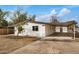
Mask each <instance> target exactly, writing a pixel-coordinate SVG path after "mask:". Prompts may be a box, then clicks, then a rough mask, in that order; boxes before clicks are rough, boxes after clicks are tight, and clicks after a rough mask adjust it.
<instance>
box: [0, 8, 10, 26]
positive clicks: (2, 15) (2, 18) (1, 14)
mask: <svg viewBox="0 0 79 59" xmlns="http://www.w3.org/2000/svg"><path fill="white" fill-rule="evenodd" d="M8 14H9V13H8V11H3V10H2V9H0V26H8V22H7V21H6V18H7V16H8Z"/></svg>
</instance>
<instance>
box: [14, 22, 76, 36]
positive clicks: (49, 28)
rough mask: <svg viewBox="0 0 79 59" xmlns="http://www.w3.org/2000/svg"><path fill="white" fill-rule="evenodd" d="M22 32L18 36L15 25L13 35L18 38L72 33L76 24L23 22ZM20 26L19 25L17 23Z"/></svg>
mask: <svg viewBox="0 0 79 59" xmlns="http://www.w3.org/2000/svg"><path fill="white" fill-rule="evenodd" d="M22 23H23V24H22V28H23V31H21V33H19V34H18V29H17V25H16V26H15V35H17V34H18V35H19V36H36V37H45V36H48V35H51V34H53V33H55V32H56V33H74V34H75V31H76V24H77V23H76V22H75V21H68V22H51V23H46V22H39V21H24V22H22ZM19 24H21V23H19Z"/></svg>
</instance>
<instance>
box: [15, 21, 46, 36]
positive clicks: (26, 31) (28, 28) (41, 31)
mask: <svg viewBox="0 0 79 59" xmlns="http://www.w3.org/2000/svg"><path fill="white" fill-rule="evenodd" d="M32 26H38V31H32ZM22 28H23V31H22V32H21V33H19V35H20V36H26V35H28V36H36V37H44V36H45V26H44V24H37V23H30V22H28V23H27V24H24V25H23V26H22ZM17 33H18V30H17V27H15V35H17Z"/></svg>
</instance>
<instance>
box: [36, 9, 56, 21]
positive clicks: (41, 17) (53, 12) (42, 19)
mask: <svg viewBox="0 0 79 59" xmlns="http://www.w3.org/2000/svg"><path fill="white" fill-rule="evenodd" d="M56 14H57V12H56V10H55V9H53V10H51V11H50V13H49V14H44V15H39V16H37V17H36V19H37V20H39V21H40V20H41V21H49V19H50V18H51V16H52V15H53V16H54V15H56Z"/></svg>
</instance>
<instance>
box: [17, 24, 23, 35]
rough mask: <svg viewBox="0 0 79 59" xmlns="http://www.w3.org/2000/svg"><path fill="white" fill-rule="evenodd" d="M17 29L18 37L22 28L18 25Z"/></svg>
mask: <svg viewBox="0 0 79 59" xmlns="http://www.w3.org/2000/svg"><path fill="white" fill-rule="evenodd" d="M17 29H18V33H17V36H18V34H19V33H21V31H22V30H23V28H22V26H21V25H19V26H18V27H17Z"/></svg>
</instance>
